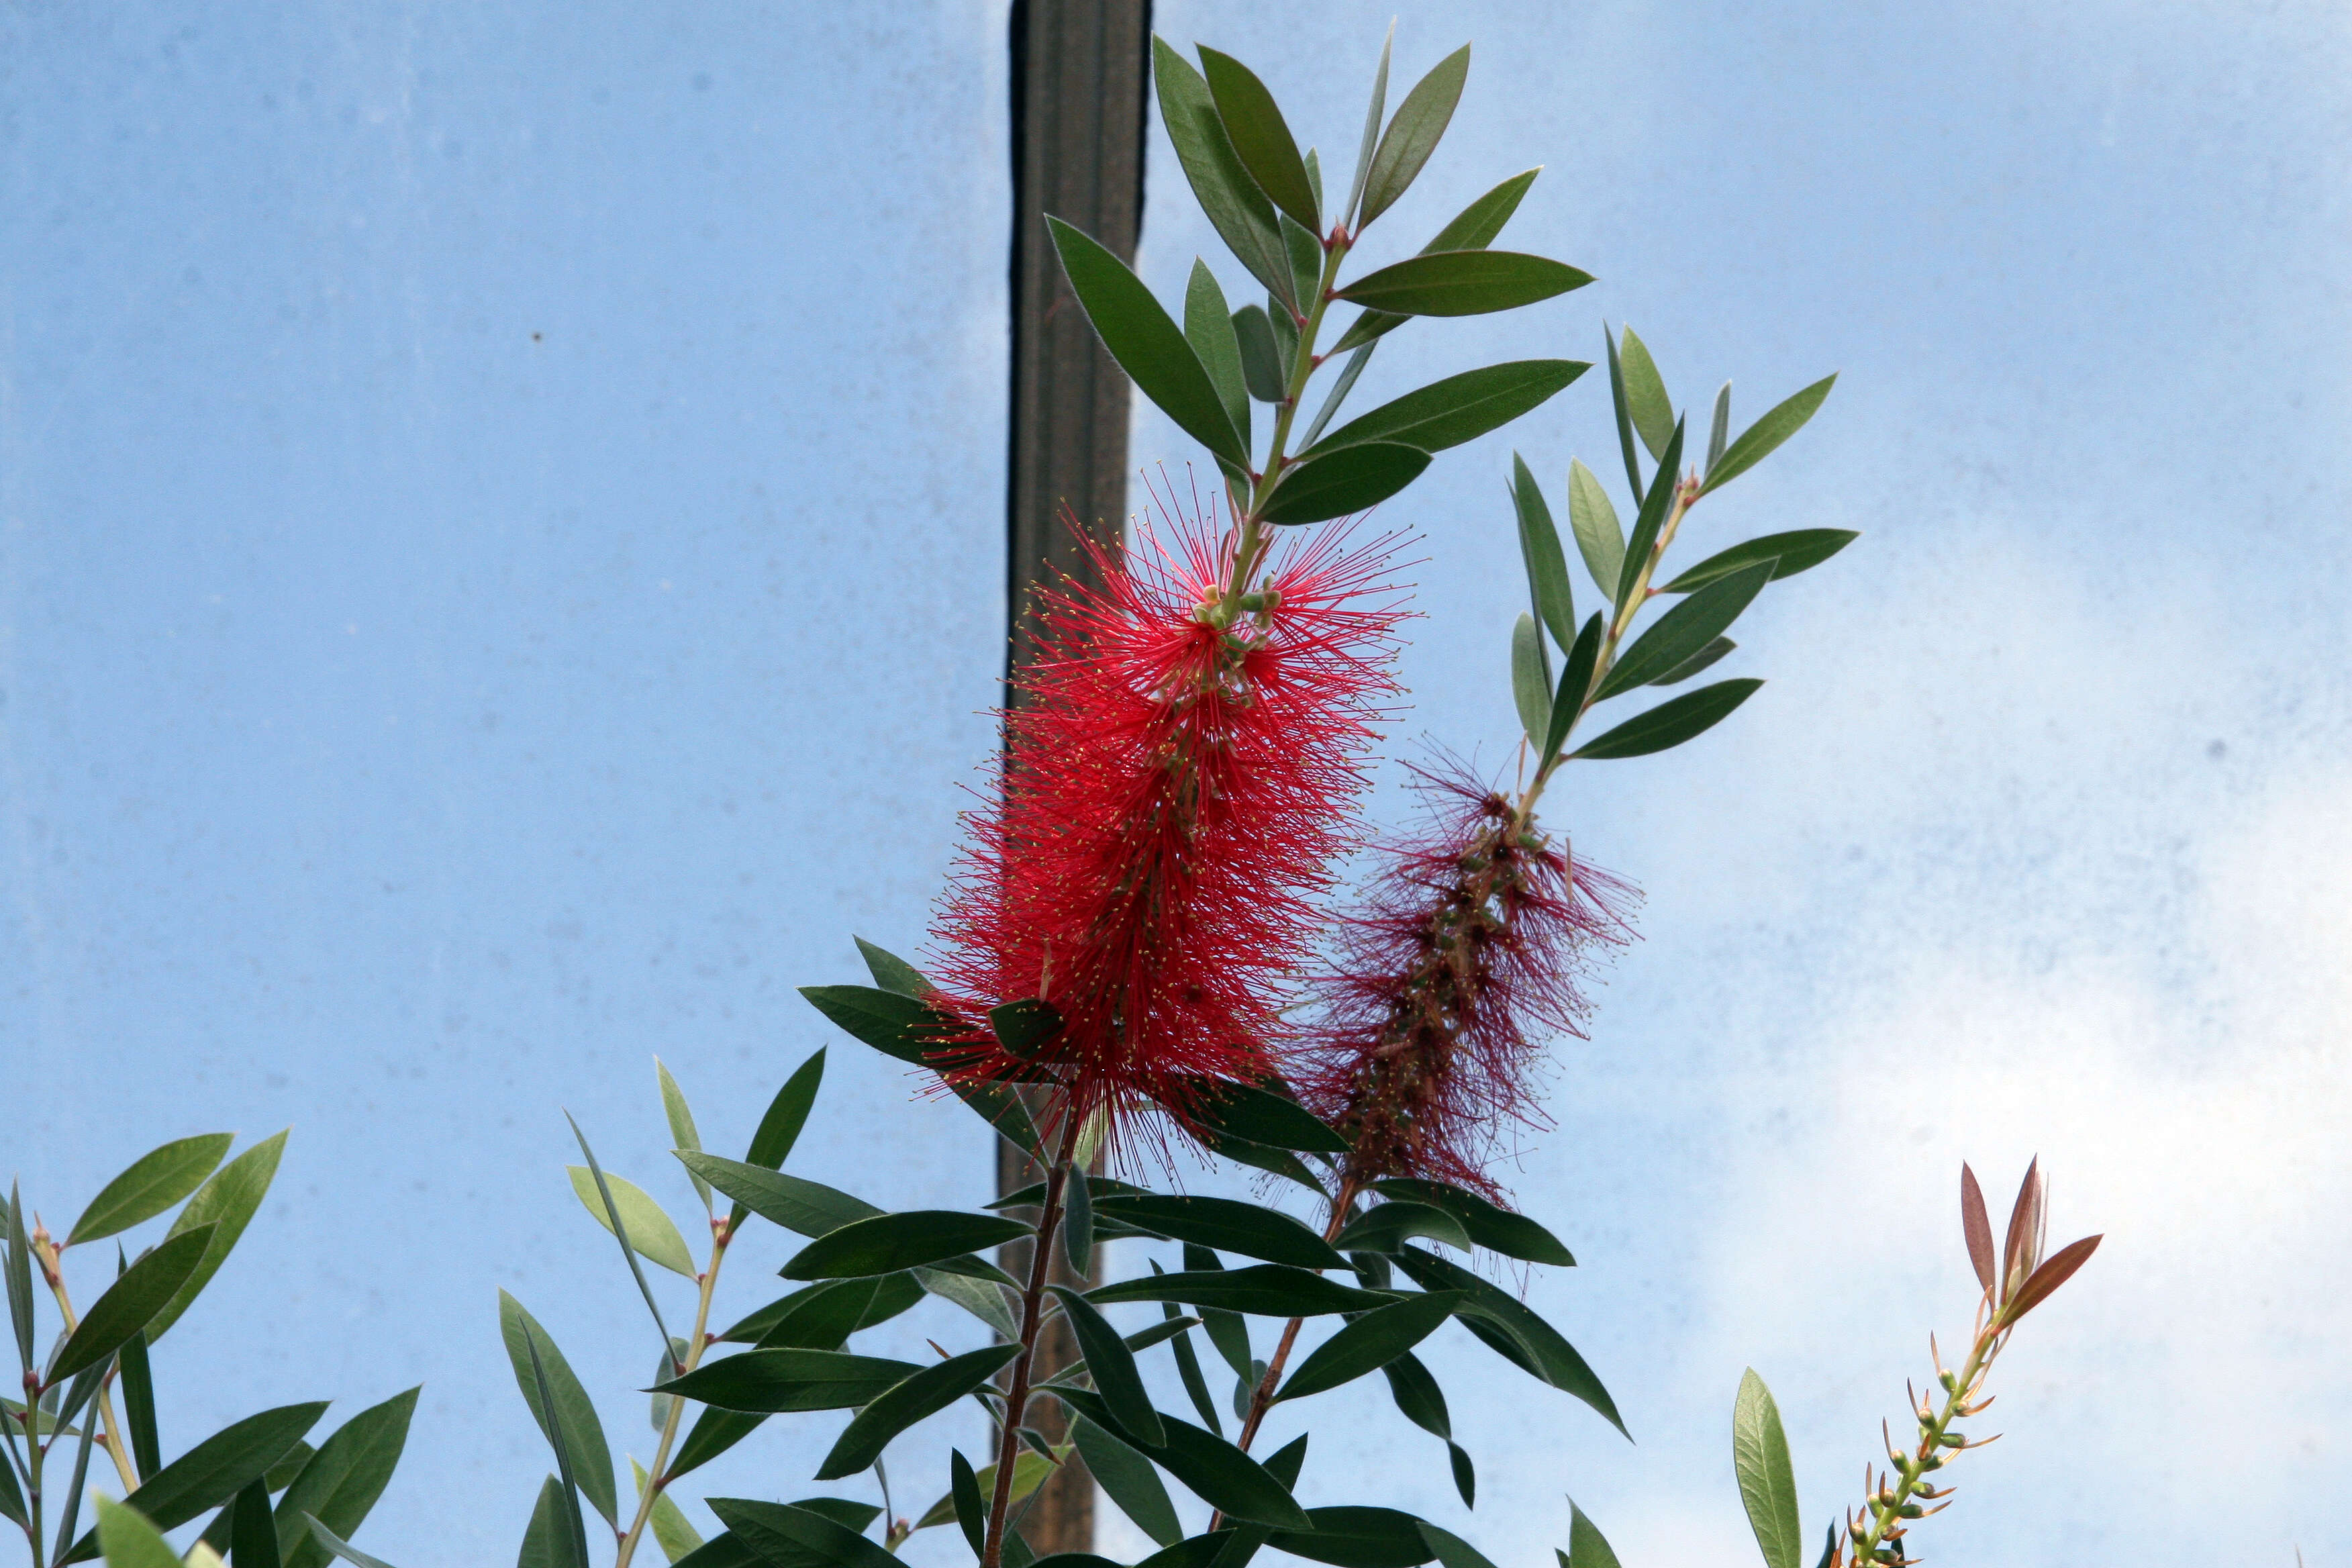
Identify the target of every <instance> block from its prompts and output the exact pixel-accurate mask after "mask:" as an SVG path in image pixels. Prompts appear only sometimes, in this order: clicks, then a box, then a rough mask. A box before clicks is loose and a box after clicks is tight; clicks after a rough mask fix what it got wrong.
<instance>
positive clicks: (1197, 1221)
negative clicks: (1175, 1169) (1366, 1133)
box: [1095, 1183, 1347, 1268]
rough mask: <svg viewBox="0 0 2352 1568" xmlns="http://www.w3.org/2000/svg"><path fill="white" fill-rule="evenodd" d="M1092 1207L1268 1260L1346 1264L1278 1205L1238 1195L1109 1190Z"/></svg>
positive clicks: (1204, 1244) (1311, 1265) (1152, 1228)
mask: <svg viewBox="0 0 2352 1568" xmlns="http://www.w3.org/2000/svg"><path fill="white" fill-rule="evenodd" d="M1097 1184H1099V1183H1097ZM1095 1208H1096V1212H1097V1215H1100V1216H1102V1217H1104V1218H1110V1219H1118V1220H1122V1221H1126V1222H1128V1223H1130V1224H1134V1225H1138V1226H1142V1227H1143V1228H1145V1229H1147V1230H1150V1231H1153V1232H1156V1233H1158V1234H1160V1235H1161V1236H1168V1237H1175V1238H1176V1239H1178V1240H1181V1241H1190V1242H1193V1243H1195V1244H1197V1245H1199V1246H1202V1247H1222V1248H1223V1249H1224V1250H1225V1251H1228V1252H1238V1253H1241V1254H1242V1255H1244V1257H1248V1258H1264V1259H1265V1261H1266V1262H1268V1263H1292V1264H1297V1266H1298V1267H1300V1268H1345V1267H1346V1266H1347V1264H1346V1260H1345V1259H1344V1258H1341V1257H1340V1256H1339V1253H1338V1252H1336V1251H1334V1250H1333V1249H1332V1247H1331V1246H1330V1245H1329V1244H1328V1242H1326V1241H1325V1240H1324V1239H1323V1238H1322V1237H1319V1236H1318V1235H1316V1234H1315V1232H1314V1231H1313V1230H1311V1229H1310V1228H1308V1227H1307V1226H1304V1225H1301V1224H1300V1223H1299V1222H1298V1221H1297V1220H1296V1219H1293V1218H1292V1217H1291V1216H1290V1215H1286V1214H1284V1213H1283V1212H1282V1211H1281V1210H1279V1209H1273V1208H1267V1207H1265V1206H1264V1205H1258V1204H1254V1203H1246V1202H1244V1201H1243V1200H1241V1199H1239V1198H1218V1197H1206V1196H1202V1195H1199V1194H1188V1195H1185V1196H1181V1197H1178V1196H1171V1195H1167V1194H1160V1193H1135V1194H1111V1195H1109V1196H1106V1197H1099V1198H1097V1199H1096V1201H1095Z"/></svg>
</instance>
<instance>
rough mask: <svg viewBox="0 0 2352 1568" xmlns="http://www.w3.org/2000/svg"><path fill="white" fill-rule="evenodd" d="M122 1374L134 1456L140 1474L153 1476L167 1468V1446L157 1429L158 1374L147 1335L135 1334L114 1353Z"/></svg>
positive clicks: (125, 1417) (125, 1418)
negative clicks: (151, 1362) (150, 1363)
mask: <svg viewBox="0 0 2352 1568" xmlns="http://www.w3.org/2000/svg"><path fill="white" fill-rule="evenodd" d="M114 1364H115V1366H116V1368H117V1369H118V1370H119V1371H120V1372H121V1374H122V1406H123V1408H122V1420H123V1425H124V1426H128V1427H129V1428H130V1429H131V1458H132V1459H133V1460H134V1461H136V1463H137V1465H138V1468H139V1473H140V1474H141V1475H142V1476H152V1475H153V1474H154V1473H155V1472H156V1471H157V1470H160V1469H162V1468H163V1441H162V1439H161V1438H160V1437H159V1436H157V1435H156V1431H155V1374H154V1373H153V1371H152V1369H151V1368H150V1367H149V1366H148V1364H147V1336H146V1335H145V1334H144V1333H137V1334H133V1335H131V1337H130V1338H129V1339H127V1340H125V1341H123V1342H122V1348H121V1349H120V1350H118V1351H116V1352H114Z"/></svg>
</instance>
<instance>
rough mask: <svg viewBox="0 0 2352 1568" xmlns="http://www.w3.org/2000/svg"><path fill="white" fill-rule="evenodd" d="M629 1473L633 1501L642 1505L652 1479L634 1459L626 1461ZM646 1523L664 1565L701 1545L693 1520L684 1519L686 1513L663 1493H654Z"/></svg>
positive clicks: (675, 1560)
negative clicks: (632, 1480) (632, 1481)
mask: <svg viewBox="0 0 2352 1568" xmlns="http://www.w3.org/2000/svg"><path fill="white" fill-rule="evenodd" d="M629 1473H630V1475H631V1476H633V1477H634V1478H635V1480H636V1483H637V1500H638V1503H639V1505H640V1506H642V1505H643V1504H644V1501H645V1496H646V1489H648V1488H650V1487H651V1486H652V1485H653V1478H652V1477H651V1476H648V1475H647V1474H646V1468H645V1467H644V1466H643V1465H641V1464H639V1463H637V1461H636V1459H635V1457H634V1456H632V1457H631V1458H630V1460H629ZM646 1524H647V1525H648V1526H649V1527H650V1528H651V1529H652V1531H653V1532H654V1543H655V1544H656V1545H657V1546H659V1547H660V1548H661V1550H662V1560H663V1561H664V1562H667V1563H675V1562H677V1560H678V1559H679V1558H681V1557H683V1556H685V1555H686V1554H687V1553H688V1552H691V1551H693V1550H694V1549H695V1548H696V1547H698V1546H699V1545H701V1544H702V1531H698V1530H697V1529H695V1528H694V1521H691V1520H689V1519H688V1518H687V1517H686V1510H684V1509H682V1508H680V1507H678V1506H677V1499H676V1498H673V1497H672V1496H670V1495H669V1493H667V1492H666V1491H664V1492H656V1493H655V1494H654V1503H653V1508H652V1510H650V1511H649V1512H648V1513H647V1515H646Z"/></svg>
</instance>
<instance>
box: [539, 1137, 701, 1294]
mask: <svg viewBox="0 0 2352 1568" xmlns="http://www.w3.org/2000/svg"><path fill="white" fill-rule="evenodd" d="M680 1147H681V1148H683V1147H687V1145H684V1144H681V1145H680ZM564 1170H565V1172H566V1173H568V1174H569V1175H570V1176H571V1178H572V1195H573V1196H574V1197H577V1198H578V1199H579V1200H580V1206H581V1207H583V1208H584V1209H586V1210H587V1211H588V1215H589V1217H590V1218H592V1219H593V1220H594V1221H595V1222H596V1223H597V1224H598V1225H601V1226H604V1229H605V1231H606V1232H607V1233H611V1232H612V1230H613V1221H612V1219H611V1217H610V1216H609V1215H606V1214H605V1212H604V1194H602V1193H600V1192H599V1191H597V1188H596V1177H595V1175H594V1173H592V1172H591V1171H590V1170H589V1169H588V1167H587V1166H585V1165H566V1166H565V1167H564ZM692 1174H693V1173H692V1172H691V1171H689V1172H688V1175H692ZM604 1184H605V1186H607V1187H609V1188H610V1189H611V1190H612V1194H613V1201H614V1205H617V1206H618V1207H619V1209H620V1211H621V1221H622V1223H623V1224H624V1225H625V1226H627V1228H628V1232H629V1245H630V1246H631V1247H634V1248H635V1249H636V1252H637V1255H638V1256H639V1257H641V1258H645V1259H646V1261H647V1262H650V1263H657V1264H659V1265H660V1266H661V1267H662V1268H667V1269H668V1270H669V1271H670V1272H671V1273H673V1274H683V1275H685V1276H686V1277H687V1278H688V1279H698V1278H699V1277H700V1275H699V1271H698V1270H697V1269H696V1268H695V1267H694V1256H693V1254H691V1253H689V1252H688V1251H687V1249H686V1237H683V1236H681V1235H679V1234H678V1228H677V1222H676V1221H674V1220H672V1219H671V1218H670V1217H669V1215H668V1214H667V1212H666V1211H665V1210H664V1209H663V1208H662V1206H661V1205H659V1204H657V1203H656V1202H654V1200H653V1197H652V1195H651V1194H648V1193H647V1192H646V1190H645V1189H644V1188H643V1187H640V1186H638V1185H637V1184H635V1183H634V1182H630V1181H627V1180H625V1179H624V1178H622V1177H620V1176H616V1175H614V1174H613V1173H611V1172H610V1171H607V1172H605V1173H604ZM696 1188H697V1190H698V1191H699V1190H706V1189H705V1188H704V1187H703V1184H701V1183H700V1182H699V1181H698V1182H697V1183H696Z"/></svg>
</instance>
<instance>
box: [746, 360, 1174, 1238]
mask: <svg viewBox="0 0 2352 1568" xmlns="http://www.w3.org/2000/svg"><path fill="white" fill-rule="evenodd" d="M1185 352H1186V353H1191V352H1192V351H1191V350H1190V349H1187V350H1186V351H1185ZM801 994H802V995H803V997H805V998H807V1000H808V1002H809V1005H811V1006H813V1007H814V1008H815V1009H816V1010H817V1011H818V1012H820V1013H823V1014H824V1016H826V1017H827V1018H830V1019H831V1020H833V1022H834V1023H835V1024H836V1025H838V1026H840V1027H841V1028H842V1029H843V1030H845V1031H846V1032H847V1033H849V1034H851V1035H854V1036H856V1037H857V1038H858V1039H861V1040H863V1041H865V1042H866V1044H867V1045H869V1046H872V1047H874V1048H875V1049H876V1050H877V1051H880V1052H881V1053H882V1054H883V1055H885V1056H887V1057H895V1058H898V1060H900V1061H902V1062H906V1063H908V1064H909V1065H911V1066H914V1067H919V1068H929V1069H930V1070H931V1071H933V1072H938V1071H940V1064H938V1063H937V1062H934V1061H933V1060H932V1059H931V1053H932V1052H933V1051H935V1050H937V1049H938V1048H939V1045H940V1041H942V1040H945V1039H949V1038H951V1037H954V1036H955V1035H956V1034H957V1033H958V1032H959V1029H960V1026H958V1025H957V1024H956V1023H955V1021H954V1020H953V1019H950V1018H948V1017H946V1016H942V1015H941V1014H940V1013H938V1012H935V1011H933V1010H932V1009H931V1008H930V1007H929V1006H927V1005H924V1004H923V1003H921V1002H919V1001H916V1000H915V999H914V998H912V997H909V996H902V995H900V994H898V993H897V992H894V991H884V990H879V989H877V988H876V987H873V986H868V985H803V986H802V987H801ZM941 1081H943V1082H947V1086H948V1089H950V1091H951V1092H952V1093H954V1095H955V1096H956V1097H957V1098H958V1099H960V1100H962V1101H963V1102H964V1103H965V1104H966V1105H968V1106H970V1107H971V1109H972V1110H973V1112H974V1113H975V1114H977V1115H978V1116H979V1117H980V1119H981V1120H982V1121H985V1122H987V1123H988V1124H989V1125H990V1126H992V1127H993V1128H995V1129H996V1131H998V1133H999V1134H1001V1135H1002V1136H1003V1137H1004V1138H1006V1139H1007V1140H1009V1141H1010V1142H1013V1144H1015V1145H1017V1146H1018V1147H1020V1148H1022V1149H1024V1150H1026V1151H1028V1152H1031V1153H1033V1154H1034V1153H1035V1152H1036V1151H1037V1130H1036V1128H1035V1127H1034V1126H1032V1125H1031V1124H1030V1121H1029V1113H1028V1112H1027V1111H1026V1110H1024V1109H1023V1108H1022V1105H1021V1100H1020V1098H1019V1097H1018V1096H1017V1095H1015V1094H1014V1093H1013V1091H1012V1090H1011V1089H1007V1088H1005V1087H1003V1085H1001V1084H992V1083H964V1082H953V1081H949V1080H947V1079H942V1080H941ZM778 1163H782V1162H781V1160H779V1162H778ZM711 1185H713V1186H719V1184H718V1183H717V1182H715V1181H714V1182H712V1183H711ZM719 1190H720V1191H721V1192H724V1191H725V1190H726V1189H725V1188H724V1187H719Z"/></svg>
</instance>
